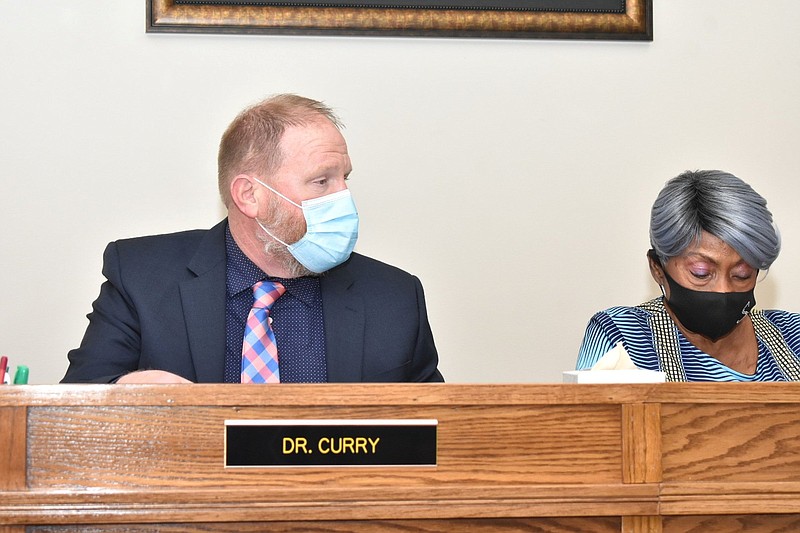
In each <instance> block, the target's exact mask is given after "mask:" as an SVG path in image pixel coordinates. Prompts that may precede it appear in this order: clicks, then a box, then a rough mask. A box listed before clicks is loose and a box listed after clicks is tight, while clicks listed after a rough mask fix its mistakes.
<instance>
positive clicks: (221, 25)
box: [146, 0, 653, 41]
mask: <svg viewBox="0 0 800 533" xmlns="http://www.w3.org/2000/svg"><path fill="white" fill-rule="evenodd" d="M179 1H180V0H179ZM146 2H147V31H148V32H173V33H175V32H178V33H267V34H294V35H298V34H299V35H331V34H332V35H373V36H381V35H384V36H405V37H478V38H510V39H605V40H641V41H652V40H653V12H652V11H653V10H652V0H626V1H625V2H624V9H625V12H624V13H618V14H617V13H592V12H562V11H548V10H544V11H542V10H537V11H512V10H489V9H475V8H469V9H467V8H464V9H427V8H392V7H379V8H375V7H345V6H342V7H339V6H335V5H334V6H331V7H295V6H280V5H278V6H269V5H245V4H242V3H236V2H228V3H226V2H222V1H214V2H204V3H202V4H200V3H181V4H176V2H175V0H146ZM276 3H277V2H276ZM465 5H466V4H465Z"/></svg>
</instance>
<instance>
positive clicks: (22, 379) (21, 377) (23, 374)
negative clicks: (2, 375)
mask: <svg viewBox="0 0 800 533" xmlns="http://www.w3.org/2000/svg"><path fill="white" fill-rule="evenodd" d="M27 384H28V367H27V366H25V365H19V366H18V367H17V373H16V374H14V385H27Z"/></svg>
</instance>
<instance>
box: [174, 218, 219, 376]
mask: <svg viewBox="0 0 800 533" xmlns="http://www.w3.org/2000/svg"><path fill="white" fill-rule="evenodd" d="M226 224H227V221H225V220H223V221H222V222H220V223H219V224H217V225H216V226H214V227H213V228H211V229H210V230H209V231H208V233H207V234H206V235H205V237H204V238H203V240H202V241H201V243H200V246H199V247H198V248H197V252H196V253H195V255H194V257H192V259H191V261H190V262H189V264H188V265H187V267H188V268H189V270H191V271H192V272H193V273H194V274H195V276H196V277H195V278H193V279H190V280H187V281H184V282H183V283H181V288H180V290H181V301H182V303H183V314H184V317H185V320H186V330H187V333H188V336H189V350H190V351H191V354H192V361H193V362H194V368H195V374H196V376H197V381H198V382H199V383H204V382H211V383H221V382H222V381H223V379H224V368H225V294H226V275H225V265H226V260H225V227H226Z"/></svg>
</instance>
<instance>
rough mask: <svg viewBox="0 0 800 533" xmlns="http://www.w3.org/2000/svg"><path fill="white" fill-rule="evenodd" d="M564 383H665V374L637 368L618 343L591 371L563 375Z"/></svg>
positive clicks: (567, 372)
mask: <svg viewBox="0 0 800 533" xmlns="http://www.w3.org/2000/svg"><path fill="white" fill-rule="evenodd" d="M563 380H564V383H663V382H664V381H666V380H667V375H666V374H665V373H664V372H659V371H656V370H642V369H640V368H636V365H634V364H633V361H631V356H630V355H628V351H627V350H626V349H625V347H624V346H623V345H622V343H621V342H618V343H617V344H616V346H614V347H613V348H611V349H610V350H609V351H608V352H606V353H604V354H603V357H601V358H600V359H598V361H597V362H596V363H595V364H594V366H593V367H592V368H591V370H569V371H566V372H564V373H563Z"/></svg>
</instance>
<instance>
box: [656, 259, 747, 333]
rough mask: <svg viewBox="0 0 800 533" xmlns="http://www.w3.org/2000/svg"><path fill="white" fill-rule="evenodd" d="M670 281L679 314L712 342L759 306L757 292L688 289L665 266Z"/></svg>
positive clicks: (671, 297)
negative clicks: (671, 275) (755, 293)
mask: <svg viewBox="0 0 800 533" xmlns="http://www.w3.org/2000/svg"><path fill="white" fill-rule="evenodd" d="M663 272H664V276H665V277H666V278H667V283H669V300H667V304H668V305H669V308H670V309H671V310H672V312H673V313H675V317H677V319H678V320H679V321H680V323H681V324H683V326H684V327H685V328H686V329H688V330H689V331H693V332H694V333H699V334H700V335H702V336H703V337H708V338H709V339H711V340H712V341H716V340H717V339H719V338H721V337H724V336H725V335H727V334H728V333H730V331H731V330H732V329H733V328H734V327H736V324H738V323H739V322H741V320H742V319H743V318H744V317H745V316H746V315H747V313H748V312H750V310H751V309H752V308H753V306H754V305H756V298H755V296H754V295H753V291H752V290H749V291H747V292H706V291H695V290H692V289H687V288H686V287H684V286H682V285H679V284H678V282H676V281H675V280H674V279H672V278H671V277H670V276H669V274H667V271H666V270H665V269H664V270H663Z"/></svg>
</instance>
